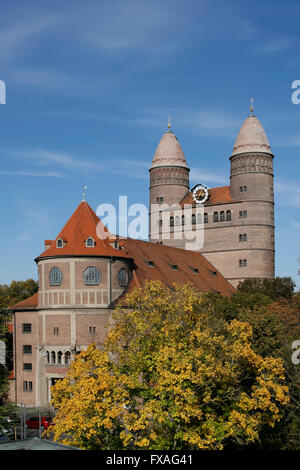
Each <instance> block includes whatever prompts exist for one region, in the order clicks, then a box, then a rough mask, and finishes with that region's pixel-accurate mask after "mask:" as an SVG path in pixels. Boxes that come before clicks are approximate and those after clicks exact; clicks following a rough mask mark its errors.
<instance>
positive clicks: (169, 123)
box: [168, 115, 171, 130]
mask: <svg viewBox="0 0 300 470" xmlns="http://www.w3.org/2000/svg"><path fill="white" fill-rule="evenodd" d="M170 119H171V116H170V115H168V130H170V129H171V121H170Z"/></svg>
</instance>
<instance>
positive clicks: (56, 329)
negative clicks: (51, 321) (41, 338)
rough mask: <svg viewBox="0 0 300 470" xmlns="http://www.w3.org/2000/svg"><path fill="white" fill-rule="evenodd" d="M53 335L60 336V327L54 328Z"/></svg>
mask: <svg viewBox="0 0 300 470" xmlns="http://www.w3.org/2000/svg"><path fill="white" fill-rule="evenodd" d="M53 334H54V335H58V334H59V328H58V326H54V327H53Z"/></svg>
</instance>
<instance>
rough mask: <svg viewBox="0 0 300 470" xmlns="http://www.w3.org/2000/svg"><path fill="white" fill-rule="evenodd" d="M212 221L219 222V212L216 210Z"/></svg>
mask: <svg viewBox="0 0 300 470" xmlns="http://www.w3.org/2000/svg"><path fill="white" fill-rule="evenodd" d="M213 221H214V222H219V213H218V212H214V218H213Z"/></svg>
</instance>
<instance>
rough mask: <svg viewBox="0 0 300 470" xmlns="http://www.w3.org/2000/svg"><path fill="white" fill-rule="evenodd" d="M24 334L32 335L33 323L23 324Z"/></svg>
mask: <svg viewBox="0 0 300 470" xmlns="http://www.w3.org/2000/svg"><path fill="white" fill-rule="evenodd" d="M22 333H31V323H22Z"/></svg>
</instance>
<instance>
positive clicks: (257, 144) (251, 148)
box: [232, 114, 272, 156]
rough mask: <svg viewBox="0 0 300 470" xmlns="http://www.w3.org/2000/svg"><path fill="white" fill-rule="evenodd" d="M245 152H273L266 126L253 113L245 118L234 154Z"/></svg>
mask: <svg viewBox="0 0 300 470" xmlns="http://www.w3.org/2000/svg"><path fill="white" fill-rule="evenodd" d="M245 152H265V153H270V154H272V152H271V147H270V144H269V141H268V138H267V136H266V133H265V131H264V128H263V126H262V125H261V123H260V121H259V120H258V119H257V117H256V116H254V115H253V114H251V115H250V116H248V117H247V118H246V119H245V121H244V123H243V125H242V127H241V129H240V132H239V133H238V136H237V139H236V141H235V144H234V147H233V151H232V156H233V155H237V154H239V153H245Z"/></svg>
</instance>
